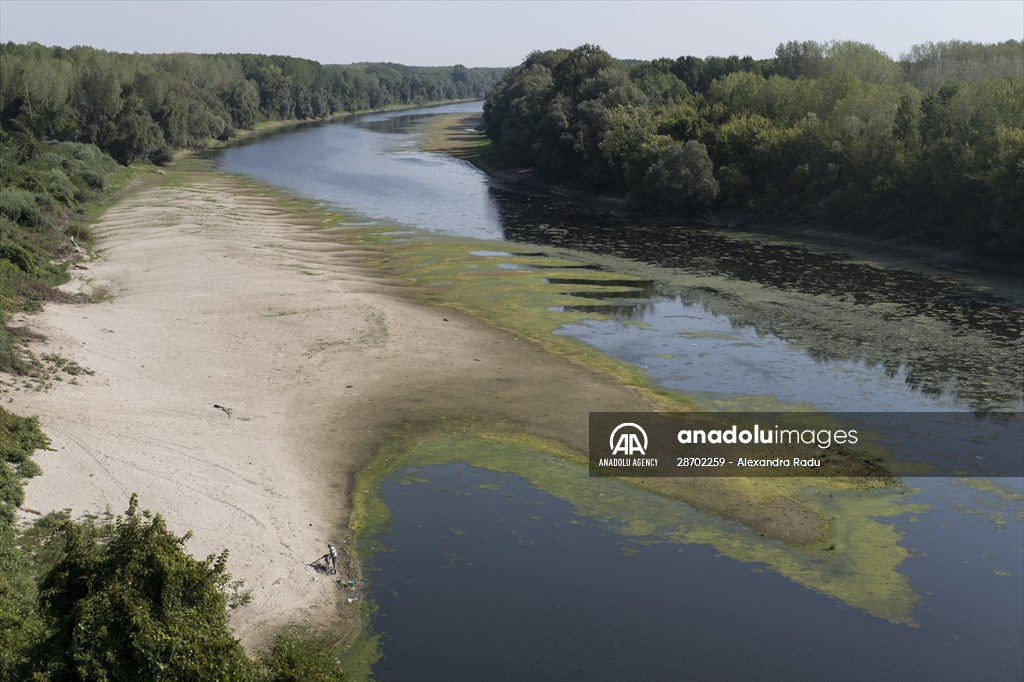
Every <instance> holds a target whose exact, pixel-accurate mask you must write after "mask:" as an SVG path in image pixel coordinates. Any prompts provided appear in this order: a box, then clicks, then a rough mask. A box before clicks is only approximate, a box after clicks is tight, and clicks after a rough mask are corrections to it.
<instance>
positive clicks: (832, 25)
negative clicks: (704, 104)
mask: <svg viewBox="0 0 1024 682" xmlns="http://www.w3.org/2000/svg"><path fill="white" fill-rule="evenodd" d="M1010 38H1014V39H1017V40H1021V39H1024V2H1021V1H1020V0H1009V1H1005V2H1004V1H991V2H990V1H985V2H982V1H978V0H975V1H971V2H954V1H926V0H918V1H917V2H901V1H892V0H888V1H882V0H878V1H874V2H863V1H862V2H827V1H824V0H821V1H811V0H805V1H802V2H767V1H761V2H741V1H738V0H737V1H732V2H728V1H721V0H720V1H718V2H671V1H662V2H639V1H632V2H612V1H607V2H569V1H565V2H558V1H551V2H532V1H530V2H528V1H518V2H470V1H464V2H428V1H421V2H397V1H396V2H379V1H378V2H337V1H328V0H324V1H314V2H308V1H300V0H292V1H288V2H280V1H271V0H264V1H262V2H252V1H250V2H215V1H207V2H189V1H184V0H176V1H173V2H163V1H156V0H152V1H136V2H130V1H127V0H122V1H119V2H90V1H82V0H75V1H74V2H47V1H45V0H32V1H29V2H25V1H23V0H0V41H2V42H7V41H14V42H18V43H24V42H29V41H35V42H39V43H43V44H44V45H62V46H65V47H70V46H72V45H91V46H93V47H99V48H103V49H107V50H115V51H119V52H257V53H263V54H286V55H291V56H295V57H306V58H309V59H315V60H317V61H319V62H321V63H325V64H345V63H351V62H358V61H392V62H399V63H403V64H410V65H451V64H457V63H462V64H466V65H467V66H510V65H512V64H518V63H519V62H520V61H522V59H523V57H525V56H526V55H527V54H528V53H529V52H531V51H532V50H546V49H552V48H556V47H575V46H577V45H580V44H582V43H596V44H598V45H600V46H601V47H603V48H604V49H606V50H607V51H608V52H610V53H611V54H612V55H613V56H615V57H619V58H635V59H653V58H655V57H673V58H674V57H678V56H680V55H684V54H693V55H698V56H708V55H712V54H714V55H729V54H739V55H747V54H749V55H751V56H753V57H756V58H761V57H770V56H771V55H772V54H773V53H774V50H775V46H776V45H778V44H779V43H780V42H786V41H788V40H818V41H828V40H859V41H862V42H867V43H871V44H873V45H875V47H877V48H879V49H881V50H884V51H885V52H888V53H889V54H890V55H891V56H892V57H894V58H896V57H899V55H900V53H902V52H905V51H906V50H907V49H908V48H909V47H911V46H912V45H914V44H917V43H923V42H928V41H935V42H937V41H941V40H950V39H958V40H972V41H977V42H1001V41H1004V40H1008V39H1010Z"/></svg>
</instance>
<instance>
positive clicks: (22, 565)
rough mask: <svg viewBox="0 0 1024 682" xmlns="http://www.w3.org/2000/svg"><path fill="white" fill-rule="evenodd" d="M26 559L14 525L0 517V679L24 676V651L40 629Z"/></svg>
mask: <svg viewBox="0 0 1024 682" xmlns="http://www.w3.org/2000/svg"><path fill="white" fill-rule="evenodd" d="M35 594H36V591H35V583H34V581H33V580H32V574H31V570H30V560H29V557H28V555H27V553H26V552H25V551H24V550H23V549H22V548H21V547H20V546H19V545H18V542H17V538H16V534H15V531H14V526H13V524H12V523H10V522H9V521H7V520H2V519H0V681H3V682H8V681H10V682H14V681H15V680H20V679H25V678H26V677H27V675H26V671H27V668H28V664H29V660H28V652H29V650H30V648H31V646H32V645H33V644H34V643H35V642H37V641H38V640H39V637H40V636H41V635H42V633H43V632H44V626H43V621H42V619H41V618H40V617H39V614H38V612H37V611H36V608H35Z"/></svg>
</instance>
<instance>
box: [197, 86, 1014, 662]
mask: <svg viewBox="0 0 1024 682" xmlns="http://www.w3.org/2000/svg"><path fill="white" fill-rule="evenodd" d="M479 107H480V105H479V103H469V104H460V105H451V106H445V107H436V108H431V109H423V110H416V111H407V112H397V113H387V114H375V115H369V116H363V117H360V118H357V119H355V120H352V121H347V122H342V123H333V124H327V125H311V126H306V127H303V128H299V129H296V130H293V131H288V132H284V133H279V134H274V135H270V136H267V137H265V138H262V139H259V140H258V141H256V142H255V143H253V144H246V145H240V146H237V147H231V148H229V149H227V150H224V151H223V152H221V153H219V155H218V156H217V163H218V165H219V166H220V167H221V168H222V169H224V170H228V171H232V172H238V173H243V174H247V175H250V176H252V177H255V178H258V179H260V180H263V181H266V182H269V183H272V184H275V185H278V186H280V187H284V188H287V189H289V190H293V191H295V192H297V193H299V194H302V195H304V196H308V197H311V198H314V199H317V200H320V201H323V202H325V203H327V204H330V205H336V206H338V207H343V208H344V209H346V210H348V211H349V212H351V211H355V212H357V213H359V214H361V215H362V216H365V217H366V220H367V222H379V223H381V224H382V225H387V226H389V229H391V230H392V231H394V232H395V234H396V237H395V238H396V239H404V238H410V237H409V235H418V236H416V237H415V238H419V239H422V238H423V235H424V234H427V235H429V234H431V233H440V234H445V235H453V236H457V237H464V238H472V239H480V240H487V241H485V242H481V245H480V247H479V249H477V250H474V251H473V253H474V254H477V258H478V259H479V265H474V266H472V267H482V268H483V267H508V268H519V267H524V268H527V269H530V268H533V267H534V266H532V265H521V264H520V263H517V260H518V259H517V257H516V256H515V254H516V253H519V252H522V251H524V246H525V245H529V246H528V248H529V249H530V250H532V251H537V250H541V251H542V252H543V253H546V254H549V255H552V256H562V257H571V258H573V259H574V260H576V261H579V262H580V263H582V264H584V267H583V268H581V269H580V270H579V271H578V272H579V273H581V274H580V275H579V278H578V282H577V283H578V284H579V285H581V289H587V290H588V291H587V292H586V295H585V296H581V297H577V299H576V300H575V302H573V303H572V304H571V305H567V306H564V307H563V308H564V310H565V311H566V312H572V313H578V312H581V311H582V312H586V313H592V315H591V316H590V317H587V316H584V317H583V319H580V318H579V317H578V316H574V317H571V318H570V317H568V316H567V323H566V324H565V325H563V326H562V327H561V328H559V329H558V330H557V332H556V333H559V334H565V335H569V336H572V337H574V338H577V339H579V340H582V341H584V342H586V343H588V344H590V345H592V346H594V347H595V348H597V349H599V350H601V351H602V352H605V353H607V354H609V355H612V356H614V357H617V358H620V359H623V360H626V361H628V362H631V363H634V364H636V365H637V366H638V367H641V368H642V369H643V370H644V371H645V372H646V373H647V374H648V376H649V377H650V378H651V379H652V381H654V382H655V383H657V384H659V385H661V386H664V387H666V388H669V389H672V390H675V391H679V392H681V393H684V394H686V395H687V396H689V397H690V399H691V400H692V401H693V402H694V403H695V404H696V405H697V406H699V407H704V408H705V409H709V410H711V409H714V410H721V409H725V410H743V409H748V410H754V409H760V408H763V407H765V406H766V405H768V406H770V407H771V408H773V409H795V408H796V407H798V406H802V407H804V409H812V408H813V409H817V410H822V411H826V412H857V411H865V412H878V413H886V412H988V411H992V410H995V411H1007V410H1009V411H1019V410H1020V409H1021V405H1022V385H1024V379H1022V372H1024V369H1022V367H1024V365H1022V362H1024V360H1022V356H1024V354H1022V353H1021V349H1022V341H1021V338H1022V329H1024V316H1022V309H1021V299H1022V298H1024V295H1020V292H1019V282H1016V281H1013V280H1007V279H1005V278H1004V279H999V278H990V277H982V276H975V275H973V274H970V273H967V274H965V273H960V272H956V271H953V270H950V269H946V270H938V269H936V268H935V267H932V266H926V265H923V264H920V263H916V262H912V261H911V260H910V259H908V257H906V256H905V255H900V254H888V255H886V256H884V257H882V256H878V255H877V254H865V253H864V252H860V251H858V250H857V248H856V247H852V246H847V245H843V244H841V243H839V242H837V241H836V240H830V241H827V242H823V241H818V242H814V241H808V240H803V241H798V240H795V239H793V238H780V237H775V236H766V235H758V234H749V233H741V232H737V231H726V230H714V229H705V228H696V227H684V226H679V225H671V224H666V223H663V222H660V221H645V220H641V219H638V218H637V217H635V216H630V215H628V214H619V213H616V212H613V211H610V210H607V209H602V208H594V207H587V206H581V205H579V204H575V203H572V202H569V201H566V200H561V199H553V198H550V197H545V196H538V195H535V194H529V193H524V192H519V191H514V190H513V189H510V188H506V187H501V186H499V185H497V184H495V183H493V182H491V181H489V180H488V179H487V178H486V177H485V176H484V175H483V174H481V173H480V172H479V171H477V170H476V169H475V168H473V167H472V166H470V165H469V164H467V163H465V162H463V161H459V160H456V159H452V158H450V157H447V156H444V155H440V154H432V153H424V152H420V151H418V150H417V145H418V141H419V138H418V133H417V132H416V131H417V128H416V125H417V124H418V123H419V122H421V121H423V120H424V118H425V117H429V116H433V115H436V114H439V113H454V112H472V111H479ZM399 226H404V227H399ZM407 228H413V229H412V231H409V230H408V229H407ZM496 242H497V243H496ZM589 268H594V269H597V270H600V271H602V272H605V273H607V272H614V273H621V274H622V275H624V276H628V277H629V278H630V279H632V280H633V281H634V282H636V284H635V285H631V286H626V287H621V286H620V287H617V288H616V289H615V290H613V291H607V292H605V293H603V294H602V293H601V292H600V291H597V292H595V291H593V290H592V289H593V287H591V286H588V285H590V284H591V283H592V281H591V280H590V279H588V275H587V273H588V272H589V271H590V270H589ZM536 272H537V276H538V278H543V277H545V276H546V273H545V271H544V269H543V268H536ZM560 277H561V280H560V281H552V284H559V285H563V286H564V285H565V284H567V283H568V284H570V285H571V284H573V283H574V282H567V281H566V280H565V277H564V275H560ZM551 279H552V280H554V279H555V278H551ZM1013 428H1014V429H1016V426H1014V427H1013ZM1011 435H1012V434H1011ZM410 471H411V470H409V469H404V470H402V471H399V472H397V473H396V474H395V475H394V476H392V477H390V478H389V479H387V480H386V481H385V483H384V485H383V486H382V490H381V495H382V499H383V500H384V501H385V503H386V504H387V505H388V507H389V508H390V509H391V514H392V519H391V521H392V523H391V532H390V533H389V534H386V535H384V536H382V537H381V538H379V539H380V540H381V541H382V542H383V543H384V544H385V545H386V546H387V547H388V548H389V551H387V552H379V553H377V554H375V555H374V556H373V557H372V559H371V560H370V565H369V567H368V568H369V569H370V572H369V575H368V591H369V596H370V597H372V598H373V599H374V601H375V602H376V603H377V604H378V605H379V612H378V614H377V616H376V617H375V621H374V622H375V627H376V628H377V629H378V630H380V631H381V632H382V633H383V634H384V637H383V638H382V643H381V651H382V654H383V656H382V659H381V661H380V662H379V663H378V664H377V666H376V668H375V675H376V676H377V677H378V678H379V679H382V680H388V679H438V680H444V679H780V678H789V679H979V680H987V679H1020V678H1021V677H1022V676H1024V652H1022V641H1024V580H1022V576H1024V525H1022V517H1024V513H1022V501H1021V500H1022V498H1021V497H1020V491H1021V490H1022V489H1024V484H1022V481H1021V479H1020V478H1002V479H999V480H998V484H999V486H1000V488H999V489H998V491H996V492H993V491H992V490H981V489H976V488H969V487H967V486H964V485H963V484H962V483H960V482H958V481H956V480H955V479H948V478H920V479H914V480H913V483H914V488H913V489H912V490H913V493H912V494H911V495H907V496H906V497H908V498H912V499H911V501H912V502H913V503H914V504H916V505H919V507H918V508H919V509H925V508H927V511H923V512H916V513H914V514H910V513H906V514H900V515H897V516H894V517H890V518H888V519H887V520H886V523H888V524H891V525H892V526H893V527H894V528H895V529H896V530H897V531H898V532H899V533H900V534H901V535H902V538H901V539H900V545H901V546H902V547H905V548H907V550H908V551H909V552H910V558H909V559H907V560H906V561H905V562H903V563H902V565H901V566H900V567H899V571H900V572H901V574H902V575H903V576H905V577H906V579H907V581H908V583H909V585H910V587H911V589H913V591H914V592H915V593H916V594H917V595H918V596H919V598H920V601H919V603H918V605H917V606H916V607H915V608H914V611H913V614H912V615H913V621H914V622H913V623H912V625H913V627H911V626H909V625H908V624H894V623H893V622H889V621H887V620H886V619H884V618H879V617H877V616H876V615H871V614H870V613H865V612H864V611H863V610H860V609H857V608H851V607H850V606H848V605H846V604H844V602H843V600H841V599H836V598H834V597H830V596H826V595H823V594H822V593H821V592H822V590H820V589H819V590H812V589H809V588H808V587H807V586H805V585H801V584H799V581H795V582H794V581H793V580H790V579H787V578H785V577H782V576H781V575H779V574H777V572H775V569H773V568H772V567H769V570H761V569H759V568H758V566H757V564H756V563H755V564H751V563H750V562H741V561H737V560H735V559H733V558H728V557H727V556H723V552H718V551H716V550H715V549H714V548H713V547H712V546H710V545H708V544H699V543H698V544H692V543H690V544H685V545H682V544H679V543H678V542H670V541H665V539H664V537H662V538H660V539H659V538H656V537H654V536H652V537H649V538H647V539H646V540H644V541H639V540H638V539H637V538H636V537H627V536H624V535H623V534H622V533H620V532H617V531H616V530H615V528H614V527H613V524H612V525H609V523H608V521H607V520H603V519H598V518H588V517H586V516H585V515H581V514H580V513H579V506H578V505H577V507H575V508H574V507H573V506H572V505H571V504H569V503H568V502H566V501H564V500H561V499H559V498H558V497H556V496H553V495H550V494H547V493H545V492H543V491H541V490H538V489H537V488H535V487H533V486H531V485H530V484H529V483H527V482H526V481H525V480H523V479H522V478H518V477H516V476H515V475H513V474H509V473H499V472H496V471H492V470H490V469H482V468H479V467H470V466H468V465H465V464H459V463H449V464H433V465H429V466H425V467H422V468H420V469H417V470H415V472H414V473H415V475H414V476H413V475H411V474H410ZM584 475H585V472H584ZM584 480H586V479H584ZM631 494H632V493H631ZM645 494H648V495H652V494H649V493H645ZM654 497H657V496H653V495H652V499H650V500H648V502H649V503H650V504H651V505H660V504H663V503H664V501H663V500H655V499H653V498H654ZM673 513H677V514H678V515H679V518H683V517H686V518H689V517H690V516H693V515H697V516H699V514H698V513H697V512H694V511H693V510H690V509H689V508H688V507H686V505H682V504H679V509H678V510H676V511H674V512H673ZM730 532H736V533H742V530H735V531H730ZM749 542H751V543H754V542H757V539H756V538H750V539H749ZM850 601H851V600H849V599H847V602H850Z"/></svg>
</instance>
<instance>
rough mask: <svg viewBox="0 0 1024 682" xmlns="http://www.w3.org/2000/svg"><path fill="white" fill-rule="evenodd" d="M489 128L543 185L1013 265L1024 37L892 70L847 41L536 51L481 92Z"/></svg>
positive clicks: (924, 51) (933, 46) (1018, 249)
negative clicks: (745, 48) (759, 52)
mask: <svg viewBox="0 0 1024 682" xmlns="http://www.w3.org/2000/svg"><path fill="white" fill-rule="evenodd" d="M484 121H485V125H486V131H487V135H488V136H489V137H490V139H491V140H492V141H493V142H494V144H495V146H496V147H497V149H498V150H499V151H500V152H502V153H503V154H504V155H505V156H506V158H508V160H509V161H510V162H511V163H519V164H525V165H529V166H532V167H535V168H536V169H538V171H539V172H540V173H541V174H542V176H543V177H544V178H546V179H547V180H548V181H550V182H556V183H565V184H568V185H571V186H575V187H577V188H579V189H582V190H585V191H590V192H599V193H606V194H607V193H611V194H620V195H623V196H626V197H629V198H630V199H632V200H633V201H635V202H637V203H638V204H640V205H642V206H645V207H648V208H650V209H652V210H658V211H662V212H666V213H668V214H670V215H676V216H679V217H684V216H690V217H692V216H693V215H695V214H696V213H701V212H706V211H707V210H709V209H711V210H713V211H714V212H715V214H716V215H724V216H727V217H734V216H735V217H743V218H757V219H761V220H767V221H772V222H797V221H807V222H811V221H813V222H814V224H816V225H821V226H823V227H831V228H834V229H839V230H844V231H854V232H860V233H865V234H871V235H882V236H886V237H898V238H901V239H905V240H912V241H916V242H924V243H929V244H934V245H937V246H941V247H944V248H953V249H964V250H967V251H970V252H973V253H976V254H981V255H984V256H986V257H990V258H996V259H1005V260H1009V261H1013V260H1014V259H1016V260H1019V259H1020V258H1021V256H1024V43H1021V42H1020V41H1014V40H1010V41H1007V42H1004V43H1000V44H994V45H982V44H977V43H966V42H959V41H951V42H946V43H928V44H926V45H919V46H915V47H914V48H913V49H911V50H910V51H909V52H908V53H907V54H905V55H903V56H902V58H901V59H900V60H893V59H891V58H890V57H888V56H887V55H886V54H885V53H883V52H880V51H879V50H877V49H875V48H874V47H872V46H870V45H866V44H863V43H857V42H849V41H846V42H830V43H818V42H814V41H806V42H789V43H785V44H782V45H779V47H778V48H777V49H776V52H775V56H774V58H772V59H762V60H754V59H752V58H750V57H743V58H740V57H737V56H731V57H710V58H706V59H702V58H699V57H693V56H682V57H679V58H677V59H667V58H666V59H656V60H653V61H619V60H616V59H614V58H613V57H612V56H611V55H609V54H608V53H607V52H605V51H604V50H602V49H601V48H599V47H597V46H594V45H583V46H581V47H578V48H576V49H573V50H568V49H560V50H551V51H545V52H534V53H532V54H530V55H529V56H528V57H527V58H526V59H525V60H524V61H523V62H522V63H521V64H520V65H518V66H516V67H514V68H512V69H510V70H509V71H508V72H507V73H506V74H505V76H504V77H503V78H502V80H501V81H500V82H499V83H498V84H497V85H496V86H495V87H494V88H493V89H492V90H491V91H490V92H489V93H488V95H487V99H486V102H485V105H484Z"/></svg>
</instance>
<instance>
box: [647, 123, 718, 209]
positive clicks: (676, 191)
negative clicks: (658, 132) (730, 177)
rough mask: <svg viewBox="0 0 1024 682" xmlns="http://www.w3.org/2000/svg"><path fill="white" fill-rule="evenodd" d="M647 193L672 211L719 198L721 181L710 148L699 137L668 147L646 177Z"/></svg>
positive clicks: (704, 204) (706, 203) (708, 202)
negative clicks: (699, 140) (716, 177)
mask: <svg viewBox="0 0 1024 682" xmlns="http://www.w3.org/2000/svg"><path fill="white" fill-rule="evenodd" d="M644 192H645V193H646V195H647V197H648V198H649V199H650V200H651V201H652V202H653V203H654V204H655V205H657V206H660V207H662V208H667V209H670V210H679V209H687V208H705V207H707V206H709V205H710V204H711V202H712V201H714V200H715V199H716V198H717V197H718V180H716V179H715V173H714V166H713V165H712V163H711V158H710V157H709V156H708V150H707V147H705V146H704V145H703V144H701V143H700V142H697V141H696V140H690V141H689V142H687V143H686V144H685V145H684V144H680V143H678V142H674V143H672V144H670V145H668V146H667V147H665V148H664V149H663V150H662V152H661V154H660V156H659V158H658V160H657V161H655V162H654V165H652V166H651V167H650V169H649V170H648V171H647V175H645V176H644Z"/></svg>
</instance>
